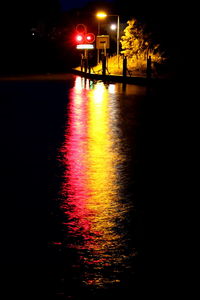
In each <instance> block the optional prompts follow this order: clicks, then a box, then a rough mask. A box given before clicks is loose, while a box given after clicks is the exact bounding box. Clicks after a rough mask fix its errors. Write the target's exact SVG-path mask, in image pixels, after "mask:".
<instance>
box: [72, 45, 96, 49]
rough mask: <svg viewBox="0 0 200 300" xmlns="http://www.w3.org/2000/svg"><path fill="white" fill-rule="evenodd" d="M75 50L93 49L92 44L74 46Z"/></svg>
mask: <svg viewBox="0 0 200 300" xmlns="http://www.w3.org/2000/svg"><path fill="white" fill-rule="evenodd" d="M76 49H94V45H92V44H80V45H77V46H76Z"/></svg>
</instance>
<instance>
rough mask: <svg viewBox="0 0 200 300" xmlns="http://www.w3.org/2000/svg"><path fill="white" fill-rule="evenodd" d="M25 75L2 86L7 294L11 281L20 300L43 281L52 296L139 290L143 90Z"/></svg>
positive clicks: (47, 294)
mask: <svg viewBox="0 0 200 300" xmlns="http://www.w3.org/2000/svg"><path fill="white" fill-rule="evenodd" d="M25 79H26V78H23V79H22V80H18V81H16V80H13V81H6V82H0V91H1V105H2V110H1V111H2V120H3V125H4V126H3V127H2V128H5V129H6V130H5V131H4V132H3V138H4V144H3V145H4V147H3V149H5V153H4V155H2V156H1V158H2V163H1V167H2V170H3V171H2V172H3V174H4V178H5V184H4V185H3V189H4V190H5V193H3V191H2V195H4V196H3V201H2V202H1V209H2V212H3V214H2V216H3V219H1V220H3V221H2V222H3V226H2V227H1V228H2V235H1V239H2V241H3V243H2V248H1V250H2V251H3V254H2V255H1V257H0V258H1V265H2V264H3V265H4V267H5V268H4V267H3V268H2V270H5V271H2V272H3V275H4V279H7V288H6V290H10V285H11V283H12V285H13V286H14V287H15V288H13V293H14V294H15V295H20V296H21V297H22V296H24V299H26V298H27V295H30V294H34V293H35V296H36V297H38V295H39V294H40V293H41V292H39V291H38V290H40V287H41V290H42V291H43V293H42V294H43V295H44V298H45V297H46V298H48V299H60V298H61V299H75V300H79V299H82V298H84V299H102V298H103V299H104V300H105V299H115V298H116V297H117V296H120V297H121V298H122V297H124V294H125V293H128V292H131V293H132V296H133V295H136V294H139V295H140V294H141V287H142V284H143V274H144V272H143V265H144V260H143V256H144V236H143V227H144V212H143V208H144V201H145V199H144V196H143V194H144V185H143V177H144V176H143V171H144V170H143V169H144V166H143V159H144V157H143V152H144V145H143V143H144V141H143V138H144V136H143V135H144V132H143V129H144V107H145V101H146V99H147V97H148V90H147V88H146V87H142V86H136V85H123V84H119V83H118V84H113V83H108V84H106V83H102V82H100V81H99V82H98V81H97V82H93V81H89V80H84V79H83V78H82V79H81V78H80V77H78V76H72V75H68V76H67V77H66V78H64V79H63V80H61V78H56V79H55V80H49V79H48V78H46V79H45V77H44V78H32V79H30V80H25ZM19 270H21V273H19ZM5 274H8V275H7V276H6V275H5ZM5 287H6V285H5Z"/></svg>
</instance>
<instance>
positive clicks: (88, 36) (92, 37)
mask: <svg viewBox="0 0 200 300" xmlns="http://www.w3.org/2000/svg"><path fill="white" fill-rule="evenodd" d="M85 39H86V42H87V43H93V42H94V41H95V35H94V34H93V33H87V34H86V36H85Z"/></svg>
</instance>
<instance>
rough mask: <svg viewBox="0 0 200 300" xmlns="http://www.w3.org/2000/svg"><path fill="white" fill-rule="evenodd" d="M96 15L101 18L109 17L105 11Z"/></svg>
mask: <svg viewBox="0 0 200 300" xmlns="http://www.w3.org/2000/svg"><path fill="white" fill-rule="evenodd" d="M96 17H97V18H99V19H104V18H106V17H107V14H106V13H105V12H103V11H100V12H98V13H97V14H96Z"/></svg>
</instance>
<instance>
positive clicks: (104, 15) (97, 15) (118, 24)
mask: <svg viewBox="0 0 200 300" xmlns="http://www.w3.org/2000/svg"><path fill="white" fill-rule="evenodd" d="M96 17H97V18H98V19H105V18H106V17H117V61H118V68H119V26H120V23H119V15H107V14H106V13H105V12H103V11H100V12H98V13H97V14H96ZM99 34H100V23H98V35H99Z"/></svg>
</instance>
